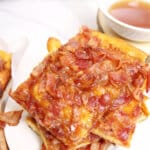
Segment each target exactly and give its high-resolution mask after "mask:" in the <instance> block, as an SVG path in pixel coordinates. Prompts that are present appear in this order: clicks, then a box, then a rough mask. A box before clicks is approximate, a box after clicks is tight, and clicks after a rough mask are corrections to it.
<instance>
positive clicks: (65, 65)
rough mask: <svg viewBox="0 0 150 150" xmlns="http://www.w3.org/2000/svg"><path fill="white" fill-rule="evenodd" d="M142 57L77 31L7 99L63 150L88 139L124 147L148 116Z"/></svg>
mask: <svg viewBox="0 0 150 150" xmlns="http://www.w3.org/2000/svg"><path fill="white" fill-rule="evenodd" d="M146 58H147V54H145V53H144V52H142V51H140V50H138V49H136V48H134V47H132V46H130V45H128V44H127V43H125V42H124V41H122V40H119V39H115V38H111V37H108V36H106V35H104V34H102V33H100V32H98V31H94V30H90V29H87V28H83V29H82V31H81V32H80V33H79V34H77V35H76V36H75V37H73V38H72V39H70V40H69V41H68V43H66V44H65V45H62V46H61V47H60V48H59V49H58V50H57V51H55V52H54V53H51V54H49V55H48V56H47V57H46V58H44V60H43V61H42V62H41V63H40V64H39V65H38V66H36V67H35V68H34V69H33V71H32V73H31V75H30V77H29V78H28V79H27V80H26V81H25V82H24V83H22V84H21V85H20V86H19V87H18V88H17V89H16V91H14V92H13V93H11V96H12V98H14V100H16V101H17V102H18V103H19V104H20V105H22V106H23V107H24V108H25V109H26V110H27V111H28V112H29V113H30V115H31V116H32V117H33V118H34V119H35V120H36V122H37V123H38V124H39V125H40V126H41V127H43V128H44V129H45V130H46V131H48V132H49V133H51V134H52V135H53V136H54V137H55V138H56V139H58V140H59V141H61V142H62V143H63V144H64V145H65V146H67V147H68V148H69V149H71V148H79V145H84V146H85V145H86V144H87V145H88V144H90V143H89V141H88V137H89V135H90V134H96V135H98V136H100V138H101V137H102V138H104V140H107V141H110V142H112V143H114V144H119V145H123V146H129V144H130V140H131V137H132V134H133V132H134V129H135V126H136V123H137V121H138V120H139V119H140V118H141V117H143V116H144V117H147V115H148V111H147V108H146V106H145V100H146V97H145V96H144V94H143V92H144V90H146V91H147V92H148V91H149V89H150V69H149V65H148V64H146V63H145V59H146ZM125 124H126V125H127V126H125ZM85 140H87V142H85ZM85 143H86V144H85ZM81 147H82V146H81Z"/></svg>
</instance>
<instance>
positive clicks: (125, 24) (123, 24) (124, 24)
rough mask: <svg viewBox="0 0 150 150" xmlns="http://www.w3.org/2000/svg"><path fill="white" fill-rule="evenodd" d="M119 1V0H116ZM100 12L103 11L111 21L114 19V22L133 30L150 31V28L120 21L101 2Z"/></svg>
mask: <svg viewBox="0 0 150 150" xmlns="http://www.w3.org/2000/svg"><path fill="white" fill-rule="evenodd" d="M116 2H117V0H116ZM98 8H99V10H100V12H102V13H103V14H104V15H105V16H106V17H107V18H109V19H110V20H111V21H113V22H114V23H117V24H119V25H120V26H124V27H126V28H129V29H131V30H136V31H142V32H148V33H150V28H142V27H136V26H133V25H129V24H127V23H124V22H122V21H119V20H118V19H116V18H115V17H113V16H112V15H111V14H110V13H109V11H108V10H107V9H104V7H103V6H102V4H99V6H98Z"/></svg>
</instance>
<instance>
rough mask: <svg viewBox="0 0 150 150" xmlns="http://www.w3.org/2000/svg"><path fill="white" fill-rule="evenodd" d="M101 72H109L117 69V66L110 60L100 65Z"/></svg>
mask: <svg viewBox="0 0 150 150" xmlns="http://www.w3.org/2000/svg"><path fill="white" fill-rule="evenodd" d="M99 67H100V70H101V72H108V71H112V70H114V69H115V65H114V64H113V62H112V61H110V60H104V61H102V62H101V63H100V66H99Z"/></svg>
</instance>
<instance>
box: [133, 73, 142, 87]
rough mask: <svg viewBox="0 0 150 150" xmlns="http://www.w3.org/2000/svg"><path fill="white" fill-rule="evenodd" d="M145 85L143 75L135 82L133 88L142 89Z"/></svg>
mask: <svg viewBox="0 0 150 150" xmlns="http://www.w3.org/2000/svg"><path fill="white" fill-rule="evenodd" d="M143 84H144V78H143V76H142V75H139V76H138V77H137V78H136V79H134V80H133V86H134V87H139V88H140V87H142V85H143Z"/></svg>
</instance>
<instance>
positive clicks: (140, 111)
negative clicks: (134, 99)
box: [133, 106, 142, 118]
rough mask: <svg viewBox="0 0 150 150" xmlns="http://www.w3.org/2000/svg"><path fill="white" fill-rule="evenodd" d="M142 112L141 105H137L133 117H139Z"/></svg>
mask: <svg viewBox="0 0 150 150" xmlns="http://www.w3.org/2000/svg"><path fill="white" fill-rule="evenodd" d="M141 113H142V110H141V107H140V106H136V107H135V108H134V111H133V117H134V118H138V117H139V116H140V115H141Z"/></svg>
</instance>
